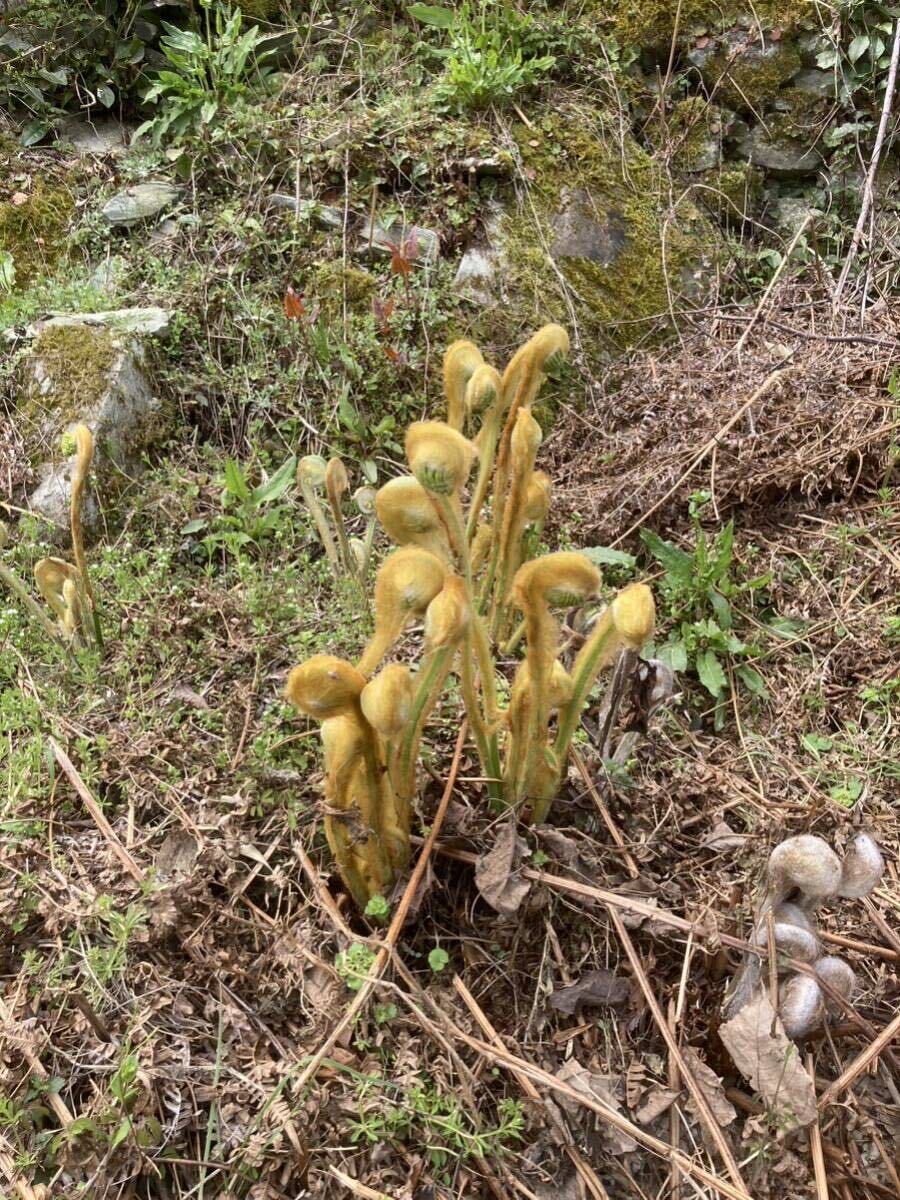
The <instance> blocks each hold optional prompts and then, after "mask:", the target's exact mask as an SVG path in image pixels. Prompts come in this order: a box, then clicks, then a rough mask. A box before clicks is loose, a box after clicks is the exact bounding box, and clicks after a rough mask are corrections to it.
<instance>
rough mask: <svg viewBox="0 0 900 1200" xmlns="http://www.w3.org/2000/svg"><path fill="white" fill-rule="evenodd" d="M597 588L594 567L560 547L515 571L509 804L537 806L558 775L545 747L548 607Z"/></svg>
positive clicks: (554, 648) (552, 643)
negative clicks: (519, 636)
mask: <svg viewBox="0 0 900 1200" xmlns="http://www.w3.org/2000/svg"><path fill="white" fill-rule="evenodd" d="M599 586H600V572H599V571H598V570H597V568H596V567H595V566H594V565H593V564H592V563H591V562H590V561H589V560H588V559H587V558H585V557H584V555H582V554H574V553H569V552H565V551H562V552H560V553H557V554H547V555H545V556H544V557H542V558H537V559H534V560H533V561H532V562H529V563H526V564H525V565H524V566H523V567H520V568H519V570H518V572H517V574H516V577H515V580H514V582H513V593H512V600H513V603H514V604H515V606H516V608H518V609H520V610H521V612H522V613H523V614H524V616H525V629H526V636H527V639H528V648H527V654H526V659H525V663H524V664H523V667H522V668H520V672H525V674H524V675H523V676H522V678H521V679H519V680H517V683H518V686H516V685H515V684H514V690H515V692H516V704H515V706H511V708H510V715H509V743H508V747H507V758H506V771H505V779H506V782H507V789H508V797H507V798H508V799H509V800H511V801H513V802H515V803H522V802H523V801H525V800H526V799H531V800H532V801H534V808H535V809H537V808H538V804H539V803H540V802H543V799H544V796H545V794H546V793H547V792H548V791H549V792H550V796H551V798H552V794H553V792H554V791H555V790H556V784H555V781H557V780H558V775H559V769H560V763H559V760H558V756H557V755H556V754H555V753H554V752H553V751H552V750H551V748H550V746H549V745H548V730H549V724H550V715H551V710H552V708H553V707H555V706H554V703H553V701H554V699H559V698H560V696H559V683H558V682H557V685H556V686H555V687H554V663H555V662H556V656H557V652H558V638H559V628H558V626H557V623H556V620H555V618H554V617H553V615H552V613H551V611H550V610H551V609H552V608H562V607H570V606H571V605H573V604H582V603H584V601H585V600H587V599H589V598H590V597H591V596H593V595H594V594H595V593H596V591H597V589H598V588H599ZM556 675H557V681H558V678H559V677H558V672H557V673H556ZM567 688H568V685H567Z"/></svg>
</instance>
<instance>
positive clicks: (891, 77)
mask: <svg viewBox="0 0 900 1200" xmlns="http://www.w3.org/2000/svg"><path fill="white" fill-rule="evenodd" d="M898 60H900V21H897V22H896V24H895V25H894V45H893V48H892V50H891V66H890V70H889V71H888V77H887V87H886V88H885V90H884V103H883V104H882V106H881V120H880V121H879V122H878V133H877V134H876V136H875V147H874V149H873V151H872V161H871V162H870V163H869V171H868V174H867V175H866V182H865V184H864V185H863V196H862V204H861V205H860V208H859V217H858V218H857V221H856V228H855V229H854V230H853V237H852V238H851V240H850V249H849V251H848V252H847V257H846V258H845V259H844V265H843V267H842V268H841V273H840V275H839V276H838V281H837V284H836V286H835V289H834V295H833V297H832V300H831V305H832V310H833V311H837V307H838V302H839V301H840V298H841V292H842V291H843V290H844V284H845V283H846V282H847V277H848V275H849V274H850V268H851V267H852V266H853V262H854V260H855V258H856V254H857V251H858V250H859V243H860V241H861V240H862V235H863V230H864V229H865V227H866V221H867V220H868V216H869V209H870V208H871V207H872V201H873V200H874V199H875V176H876V175H877V174H878V161H879V159H880V158H881V147H882V145H883V144H884V135H885V133H886V132H887V124H888V118H889V116H890V114H891V104H892V102H893V99H894V88H895V87H896V84H897V62H898Z"/></svg>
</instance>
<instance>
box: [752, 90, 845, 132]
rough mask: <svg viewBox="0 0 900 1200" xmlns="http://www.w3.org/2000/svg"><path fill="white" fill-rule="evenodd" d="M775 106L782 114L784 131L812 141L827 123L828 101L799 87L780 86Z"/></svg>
mask: <svg viewBox="0 0 900 1200" xmlns="http://www.w3.org/2000/svg"><path fill="white" fill-rule="evenodd" d="M775 107H776V108H777V109H778V111H779V113H781V114H782V125H783V128H784V131H785V133H787V134H789V135H793V136H795V137H800V138H803V137H805V138H808V139H809V140H810V141H813V140H815V139H816V138H817V137H818V136H819V134H820V133H821V132H822V129H823V128H824V126H825V125H826V124H827V123H828V113H829V108H830V105H829V103H828V101H827V100H825V99H823V98H822V97H821V96H815V95H813V94H812V93H810V92H805V91H803V90H802V89H801V88H796V87H786V88H782V89H781V91H780V92H779V93H778V99H777V101H776V103H775ZM768 123H769V118H766V124H768Z"/></svg>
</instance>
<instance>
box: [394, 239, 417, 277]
mask: <svg viewBox="0 0 900 1200" xmlns="http://www.w3.org/2000/svg"><path fill="white" fill-rule="evenodd" d="M390 248H391V274H392V275H402V276H403V279H404V281H405V280H407V279H409V269H410V267H411V266H412V263H411V262H410V261H409V259H408V258H406V257H405V256H404V254H403V250H402V249H401V248H400V246H397V245H395V244H394V243H393V242H391V243H390Z"/></svg>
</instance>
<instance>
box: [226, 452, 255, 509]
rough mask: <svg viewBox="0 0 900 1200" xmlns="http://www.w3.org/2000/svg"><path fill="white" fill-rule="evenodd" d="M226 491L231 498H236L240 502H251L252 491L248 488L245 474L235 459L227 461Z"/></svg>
mask: <svg viewBox="0 0 900 1200" xmlns="http://www.w3.org/2000/svg"><path fill="white" fill-rule="evenodd" d="M224 474H225V490H226V491H227V492H228V494H229V496H236V497H237V499H238V500H249V499H250V489H249V487H247V480H246V479H245V478H244V472H243V471H242V470H241V468H240V467H239V466H238V464H237V463H236V462H235V461H234V459H233V458H228V459H226V460H225V472H224Z"/></svg>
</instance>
